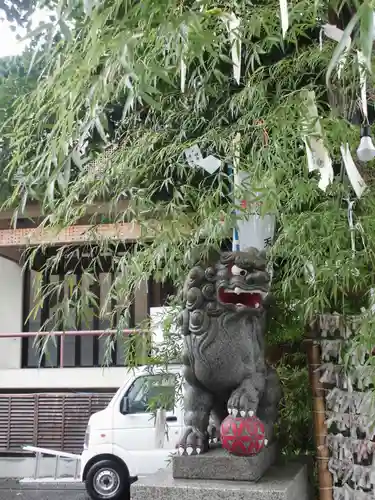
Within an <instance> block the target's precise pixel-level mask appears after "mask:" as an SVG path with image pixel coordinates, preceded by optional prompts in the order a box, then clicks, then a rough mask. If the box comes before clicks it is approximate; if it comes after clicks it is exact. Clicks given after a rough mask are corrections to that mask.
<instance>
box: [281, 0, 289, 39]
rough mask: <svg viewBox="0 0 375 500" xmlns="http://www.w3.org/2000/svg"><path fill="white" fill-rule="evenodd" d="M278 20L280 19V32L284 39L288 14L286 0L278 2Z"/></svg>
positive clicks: (287, 26)
mask: <svg viewBox="0 0 375 500" xmlns="http://www.w3.org/2000/svg"><path fill="white" fill-rule="evenodd" d="M280 19H281V30H282V32H283V38H285V35H286V32H287V31H288V28H289V13H288V2H287V0H280Z"/></svg>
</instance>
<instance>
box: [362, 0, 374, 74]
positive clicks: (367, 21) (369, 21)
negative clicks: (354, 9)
mask: <svg viewBox="0 0 375 500" xmlns="http://www.w3.org/2000/svg"><path fill="white" fill-rule="evenodd" d="M373 39H374V11H373V9H372V7H371V5H370V2H365V3H364V4H363V5H362V9H361V24H360V45H361V51H362V54H363V58H364V62H365V64H366V70H367V71H368V72H369V73H371V71H372V67H371V66H372V65H371V54H372V45H373Z"/></svg>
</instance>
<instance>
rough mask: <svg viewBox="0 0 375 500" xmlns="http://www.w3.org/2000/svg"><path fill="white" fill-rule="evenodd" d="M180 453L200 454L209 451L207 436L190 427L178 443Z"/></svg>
mask: <svg viewBox="0 0 375 500" xmlns="http://www.w3.org/2000/svg"><path fill="white" fill-rule="evenodd" d="M177 448H178V453H179V455H199V454H200V453H204V452H205V451H207V436H205V435H204V434H203V433H202V432H200V431H198V430H197V429H194V428H193V427H188V428H187V429H186V431H185V433H184V435H183V436H182V438H181V440H180V442H179V444H178V445H177Z"/></svg>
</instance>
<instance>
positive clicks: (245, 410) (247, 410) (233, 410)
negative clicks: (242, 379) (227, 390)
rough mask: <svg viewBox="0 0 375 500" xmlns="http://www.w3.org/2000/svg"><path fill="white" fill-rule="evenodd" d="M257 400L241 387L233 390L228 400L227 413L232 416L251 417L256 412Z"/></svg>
mask: <svg viewBox="0 0 375 500" xmlns="http://www.w3.org/2000/svg"><path fill="white" fill-rule="evenodd" d="M257 406H258V405H257V402H255V401H253V399H252V398H251V397H250V396H249V394H248V393H247V392H246V391H245V390H243V389H237V390H236V391H234V392H233V394H232V395H231V397H230V398H229V401H228V413H229V415H233V416H234V417H253V416H254V415H256V412H257Z"/></svg>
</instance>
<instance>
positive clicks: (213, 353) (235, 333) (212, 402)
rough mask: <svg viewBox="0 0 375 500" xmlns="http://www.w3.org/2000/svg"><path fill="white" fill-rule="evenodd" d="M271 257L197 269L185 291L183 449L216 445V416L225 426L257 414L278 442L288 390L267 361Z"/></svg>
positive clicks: (234, 257) (224, 258)
mask: <svg viewBox="0 0 375 500" xmlns="http://www.w3.org/2000/svg"><path fill="white" fill-rule="evenodd" d="M266 264H267V263H266V257H265V254H264V252H259V251H258V250H257V249H255V248H250V249H249V250H247V251H245V252H227V253H222V254H221V255H220V256H219V260H218V262H216V263H215V264H214V265H209V266H205V267H203V266H201V265H197V266H196V267H194V268H193V269H192V270H191V271H190V273H189V275H188V277H187V280H186V283H185V287H184V309H183V312H182V316H181V318H182V319H181V322H182V330H183V334H184V344H185V347H184V353H183V364H184V377H185V395H184V405H185V425H186V431H185V433H184V435H183V436H182V438H181V440H180V443H179V447H180V448H182V450H181V451H182V452H184V450H185V451H186V450H188V453H194V454H196V453H203V452H206V451H207V450H208V448H209V437H208V430H207V429H208V424H209V419H210V415H211V416H212V418H213V420H214V422H215V427H216V428H217V429H220V425H221V423H222V421H223V420H224V419H225V418H226V417H227V416H228V414H231V415H235V416H242V417H247V416H250V417H252V416H256V417H258V418H259V419H260V420H261V421H262V422H263V424H264V427H265V434H266V437H267V439H268V440H271V439H272V435H273V428H274V423H275V421H276V418H277V415H278V404H279V401H280V398H281V386H280V382H279V379H278V377H277V374H276V371H275V370H274V369H273V368H271V367H270V366H268V365H267V363H266V361H265V353H264V350H265V346H264V343H265V342H264V336H265V332H266V314H267V308H268V305H269V303H270V294H269V288H270V276H269V274H268V272H267V267H266Z"/></svg>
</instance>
